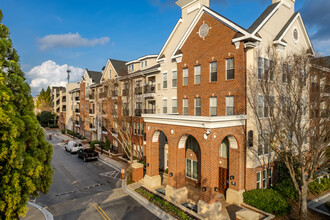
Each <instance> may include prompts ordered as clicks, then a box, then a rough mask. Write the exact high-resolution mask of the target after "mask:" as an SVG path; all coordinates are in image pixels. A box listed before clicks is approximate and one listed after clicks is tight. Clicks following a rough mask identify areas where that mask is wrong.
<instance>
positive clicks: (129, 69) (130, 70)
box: [128, 64, 134, 72]
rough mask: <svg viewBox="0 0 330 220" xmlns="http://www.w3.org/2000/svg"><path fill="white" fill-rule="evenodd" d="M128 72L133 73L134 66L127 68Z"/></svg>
mask: <svg viewBox="0 0 330 220" xmlns="http://www.w3.org/2000/svg"><path fill="white" fill-rule="evenodd" d="M128 71H129V72H132V71H134V64H132V65H129V66H128Z"/></svg>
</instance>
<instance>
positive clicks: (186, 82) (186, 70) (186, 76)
mask: <svg viewBox="0 0 330 220" xmlns="http://www.w3.org/2000/svg"><path fill="white" fill-rule="evenodd" d="M182 85H183V86H187V85H188V68H184V69H183V80H182Z"/></svg>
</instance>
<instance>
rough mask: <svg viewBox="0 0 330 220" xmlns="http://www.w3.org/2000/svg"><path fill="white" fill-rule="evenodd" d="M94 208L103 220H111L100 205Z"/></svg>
mask: <svg viewBox="0 0 330 220" xmlns="http://www.w3.org/2000/svg"><path fill="white" fill-rule="evenodd" d="M94 207H95V209H96V210H97V211H98V212H99V213H100V215H101V216H102V218H103V219H105V220H111V219H110V217H109V216H108V215H107V214H106V213H105V212H104V211H103V209H102V208H101V207H100V206H99V205H98V204H94Z"/></svg>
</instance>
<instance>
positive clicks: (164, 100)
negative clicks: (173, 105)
mask: <svg viewBox="0 0 330 220" xmlns="http://www.w3.org/2000/svg"><path fill="white" fill-rule="evenodd" d="M162 106H163V114H167V112H168V109H167V98H163V102H162ZM165 109H166V111H164V110H165Z"/></svg>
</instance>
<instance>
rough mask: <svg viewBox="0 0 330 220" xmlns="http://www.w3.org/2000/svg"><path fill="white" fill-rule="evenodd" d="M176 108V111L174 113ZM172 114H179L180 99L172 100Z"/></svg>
mask: <svg viewBox="0 0 330 220" xmlns="http://www.w3.org/2000/svg"><path fill="white" fill-rule="evenodd" d="M174 101H175V107H174ZM174 108H175V109H176V111H173V110H174ZM172 113H178V99H177V98H172Z"/></svg>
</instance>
